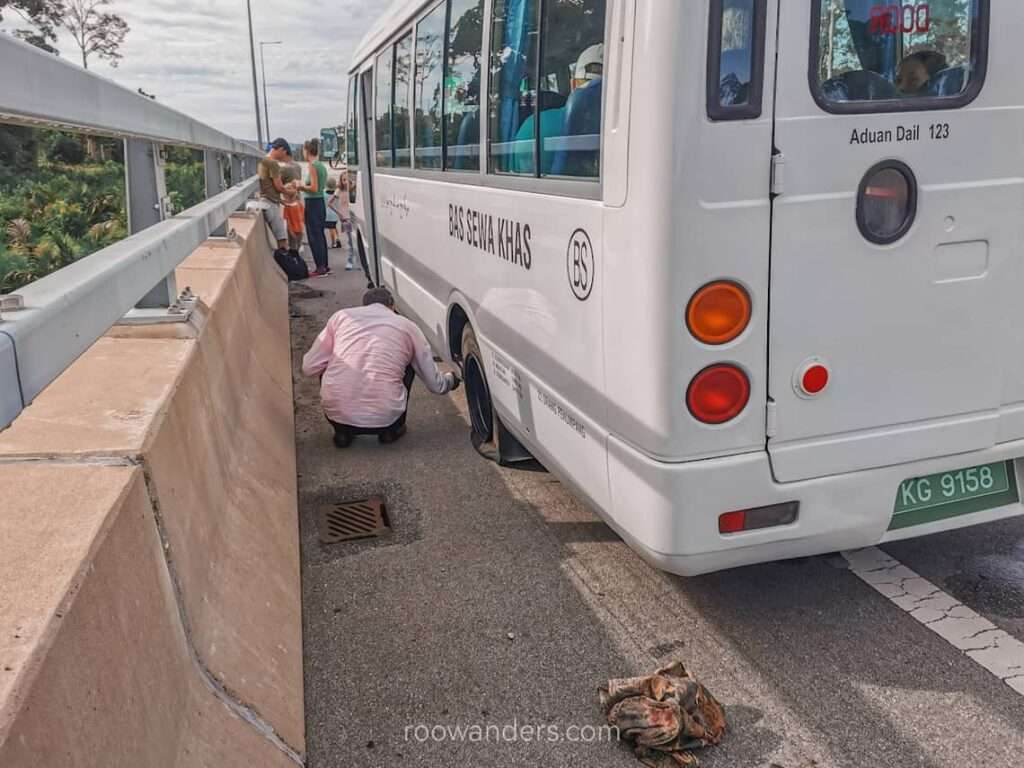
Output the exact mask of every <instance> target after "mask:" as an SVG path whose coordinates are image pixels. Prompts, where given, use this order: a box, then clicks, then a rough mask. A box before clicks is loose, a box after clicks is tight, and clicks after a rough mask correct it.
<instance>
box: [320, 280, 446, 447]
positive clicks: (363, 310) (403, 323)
mask: <svg viewBox="0 0 1024 768" xmlns="http://www.w3.org/2000/svg"><path fill="white" fill-rule="evenodd" d="M302 372H303V374H305V375H306V376H319V377H320V400H321V403H322V405H323V408H324V413H325V415H326V416H327V420H328V421H329V422H331V425H332V426H333V427H334V444H335V445H336V446H337V447H338V448H348V446H350V445H351V444H352V441H353V440H354V439H355V437H356V435H376V436H377V439H378V440H379V441H380V442H381V443H385V444H386V443H393V442H395V441H396V440H398V439H399V438H400V437H401V436H402V435H404V434H405V417H406V413H407V411H408V409H409V390H410V388H411V387H412V382H413V380H414V379H415V378H416V374H419V376H420V378H421V379H422V380H423V383H424V384H425V385H426V387H427V389H429V390H430V391H431V392H433V393H434V394H437V395H443V394H446V393H448V392H451V391H452V390H454V389H456V388H457V387H458V386H459V383H460V381H461V380H460V379H459V377H458V375H457V374H455V373H442V372H441V371H439V370H438V368H437V364H436V363H435V362H434V356H433V353H431V351H430V345H429V344H428V343H427V339H426V337H425V336H424V335H423V331H421V330H420V329H419V328H417V327H416V325H415V324H414V323H413V322H412V321H411V320H409V319H408V318H405V317H402V316H400V315H399V314H398V313H397V312H396V310H395V300H394V298H393V297H392V295H391V292H390V291H388V289H387V288H373V289H371V290H369V291H367V292H366V295H364V296H363V306H361V307H356V308H353V309H343V310H341V311H340V312H337V313H336V314H335V315H334V317H332V318H331V319H330V320H329V321H328V323H327V327H326V328H324V329H323V331H321V332H320V335H319V336H317V338H316V341H314V342H313V346H312V347H310V350H309V352H307V353H306V356H305V357H304V358H302Z"/></svg>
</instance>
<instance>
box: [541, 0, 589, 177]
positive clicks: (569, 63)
mask: <svg viewBox="0 0 1024 768" xmlns="http://www.w3.org/2000/svg"><path fill="white" fill-rule="evenodd" d="M604 22H605V0H575V1H574V2H572V3H567V2H559V1H558V0H547V1H546V2H545V3H544V21H543V23H542V25H541V29H542V30H543V40H542V41H541V46H542V49H543V50H542V51H541V64H540V72H541V80H540V97H539V100H538V104H539V107H540V172H541V175H543V176H548V175H551V176H573V177H583V178H595V179H596V178H597V177H598V176H599V175H600V159H601V94H602V91H603V83H602V81H603V78H604ZM528 122H530V121H528Z"/></svg>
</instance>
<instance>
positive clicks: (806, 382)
mask: <svg viewBox="0 0 1024 768" xmlns="http://www.w3.org/2000/svg"><path fill="white" fill-rule="evenodd" d="M800 385H801V386H802V387H803V388H804V392H806V393H807V394H809V395H817V394H819V393H821V392H823V391H824V389H825V387H827V386H828V368H826V367H825V366H824V365H812V366H811V367H810V368H808V369H807V370H806V371H804V376H803V379H801V381H800Z"/></svg>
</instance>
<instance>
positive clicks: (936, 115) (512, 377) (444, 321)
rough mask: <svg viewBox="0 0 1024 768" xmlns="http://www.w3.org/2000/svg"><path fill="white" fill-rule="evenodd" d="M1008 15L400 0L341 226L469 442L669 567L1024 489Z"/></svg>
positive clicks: (353, 142) (1008, 9)
mask: <svg viewBox="0 0 1024 768" xmlns="http://www.w3.org/2000/svg"><path fill="white" fill-rule="evenodd" d="M991 8H995V9H996V10H994V11H992V10H991ZM992 13H995V14H996V15H995V16H992V15H991V14H992ZM1022 25H1024V4H1019V3H1009V2H1005V3H999V4H990V2H989V0H930V2H910V1H909V0H907V1H906V2H894V1H893V0H781V1H779V0H771V2H769V1H768V0H430V2H423V0H408V1H407V2H400V3H397V4H396V5H394V6H393V7H391V8H390V9H389V10H388V11H387V12H386V13H385V14H384V16H383V18H382V19H381V21H380V23H379V24H377V26H376V27H375V29H373V30H372V31H371V33H370V34H369V35H368V37H367V38H366V39H365V41H364V42H363V43H362V45H361V47H360V48H359V50H358V52H357V54H356V56H355V60H354V63H353V67H352V70H351V74H352V76H351V80H350V84H349V93H350V114H349V115H348V125H347V130H348V149H349V156H348V158H347V160H348V168H349V169H350V173H351V174H352V176H353V180H354V182H355V183H353V185H352V187H351V190H352V194H353V195H354V201H353V202H354V208H353V210H354V216H355V219H356V224H357V229H358V243H359V247H360V249H361V251H362V253H363V255H364V256H365V257H366V259H367V260H368V262H369V269H370V271H371V274H372V279H373V280H374V281H378V282H380V283H383V284H385V285H387V286H388V287H390V288H391V289H392V290H393V291H394V293H395V296H396V297H397V299H398V302H399V306H400V308H401V310H402V311H403V312H404V313H406V314H407V315H408V316H410V317H412V318H414V319H415V320H416V321H417V322H418V323H419V324H420V325H421V326H422V328H423V330H424V331H425V332H426V334H427V336H428V338H429V339H430V340H431V342H432V343H433V344H434V345H435V347H436V349H437V350H438V351H439V353H440V354H443V355H444V356H446V357H447V358H449V359H451V360H453V361H455V362H457V363H459V364H460V365H461V366H462V368H463V370H464V372H465V377H466V384H467V397H468V399H469V405H470V412H471V416H472V433H473V439H474V442H475V443H476V444H477V445H478V446H479V447H480V449H481V451H482V452H484V453H487V454H489V455H492V456H494V457H496V458H498V459H499V460H501V461H504V462H512V461H517V460H520V459H524V458H527V457H528V456H529V455H531V454H532V455H533V456H535V457H536V458H537V459H538V460H539V461H540V462H541V463H543V464H544V465H545V466H546V467H547V468H548V469H549V470H551V471H552V472H553V473H555V474H556V475H557V476H558V477H559V478H560V479H561V480H562V481H564V482H565V483H567V484H568V485H569V486H571V487H572V488H573V489H574V490H575V491H576V492H577V493H579V494H580V495H581V496H582V497H583V498H585V499H586V501H587V502H589V504H590V505H592V506H593V508H594V509H595V510H597V511H598V512H599V513H600V514H601V516H602V517H603V518H604V519H605V520H606V521H607V522H608V524H609V525H611V526H612V527H613V528H614V529H615V530H616V531H617V532H618V533H619V534H620V535H621V536H622V537H623V538H624V539H625V540H626V541H627V542H629V543H630V544H631V545H632V546H633V547H635V548H636V549H637V550H638V551H639V552H640V553H642V554H643V555H644V556H645V557H646V558H647V559H649V560H650V561H651V562H653V563H655V564H656V565H658V566H660V567H662V568H664V569H666V570H669V571H673V572H676V573H680V574H698V573H703V572H707V571H713V570H718V569H722V568H728V567H732V566H738V565H743V564H748V563H756V562H762V561H767V560H774V559H781V558H790V557H798V556H805V555H813V554H818V553H826V552H834V551H838V550H845V549H849V548H857V547H863V546H869V545H873V544H877V543H880V542H887V541H892V540H895V539H900V538H905V537H910V536H918V535H922V534H930V533H934V532H938V531H945V530H949V529H953V528H959V527H962V526H968V525H974V524H978V523H985V522H988V521H993V520H997V519H1001V518H1005V517H1008V516H1011V515H1019V514H1021V513H1022V512H1024V508H1022V506H1021V502H1020V496H1019V492H1018V487H1019V483H1018V472H1019V471H1020V469H1021V466H1022V461H1021V460H1020V458H1021V457H1024V354H1022V353H1021V350H1020V348H1018V347H1017V346H1016V345H1017V343H1018V340H1019V339H1020V338H1021V335H1022V333H1021V325H1022V323H1024V302H1022V300H1021V295H1022V291H1024V152H1022V151H1021V150H1022V137H1024V112H1022V111H1021V105H1022V102H1024V86H1022V85H1021V80H1020V73H1021V65H1020V61H1021V60H1020V51H1019V50H1018V46H1019V45H1020V41H1019V38H1020V34H1019V30H1020V29H1021V28H1022Z"/></svg>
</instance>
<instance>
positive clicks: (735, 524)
mask: <svg viewBox="0 0 1024 768" xmlns="http://www.w3.org/2000/svg"><path fill="white" fill-rule="evenodd" d="M746 527H747V513H746V512H745V511H743V510H741V511H739V512H726V513H725V514H724V515H721V516H720V517H719V518H718V532H719V533H739V532H740V531H742V530H743V529H744V528H746Z"/></svg>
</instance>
